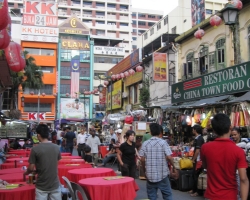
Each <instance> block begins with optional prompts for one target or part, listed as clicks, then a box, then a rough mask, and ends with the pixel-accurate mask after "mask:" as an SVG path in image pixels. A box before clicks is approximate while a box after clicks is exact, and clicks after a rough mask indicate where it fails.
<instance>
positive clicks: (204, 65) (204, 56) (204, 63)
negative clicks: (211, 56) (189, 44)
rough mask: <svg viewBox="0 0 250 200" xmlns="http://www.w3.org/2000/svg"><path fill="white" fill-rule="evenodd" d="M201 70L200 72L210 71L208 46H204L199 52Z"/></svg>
mask: <svg viewBox="0 0 250 200" xmlns="http://www.w3.org/2000/svg"><path fill="white" fill-rule="evenodd" d="M199 70H200V74H205V73H207V72H208V71H207V70H208V47H203V48H202V49H201V50H200V52H199Z"/></svg>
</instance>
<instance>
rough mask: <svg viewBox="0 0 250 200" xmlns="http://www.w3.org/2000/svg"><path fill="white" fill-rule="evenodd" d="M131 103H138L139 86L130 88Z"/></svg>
mask: <svg viewBox="0 0 250 200" xmlns="http://www.w3.org/2000/svg"><path fill="white" fill-rule="evenodd" d="M129 103H130V104H136V103H138V84H136V85H132V86H130V87H129Z"/></svg>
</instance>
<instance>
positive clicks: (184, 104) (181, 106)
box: [178, 101, 197, 108]
mask: <svg viewBox="0 0 250 200" xmlns="http://www.w3.org/2000/svg"><path fill="white" fill-rule="evenodd" d="M195 102H197V101H189V102H184V103H183V104H181V105H178V107H179V108H188V107H192V106H191V105H193V104H194V103H195Z"/></svg>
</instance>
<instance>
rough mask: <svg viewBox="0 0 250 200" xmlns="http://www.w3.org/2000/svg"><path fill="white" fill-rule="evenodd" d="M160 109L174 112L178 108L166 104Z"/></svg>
mask: <svg viewBox="0 0 250 200" xmlns="http://www.w3.org/2000/svg"><path fill="white" fill-rule="evenodd" d="M161 109H162V110H164V111H176V110H178V109H179V106H173V105H172V104H167V105H163V106H161Z"/></svg>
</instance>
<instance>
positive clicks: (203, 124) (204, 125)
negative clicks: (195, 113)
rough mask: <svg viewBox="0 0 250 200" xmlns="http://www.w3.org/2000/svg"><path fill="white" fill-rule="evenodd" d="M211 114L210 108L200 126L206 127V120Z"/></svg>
mask: <svg viewBox="0 0 250 200" xmlns="http://www.w3.org/2000/svg"><path fill="white" fill-rule="evenodd" d="M211 115H212V111H211V110H210V111H209V112H208V114H207V116H206V118H205V119H204V120H203V121H202V123H201V127H202V128H206V127H207V124H208V121H209V120H210V117H211Z"/></svg>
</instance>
